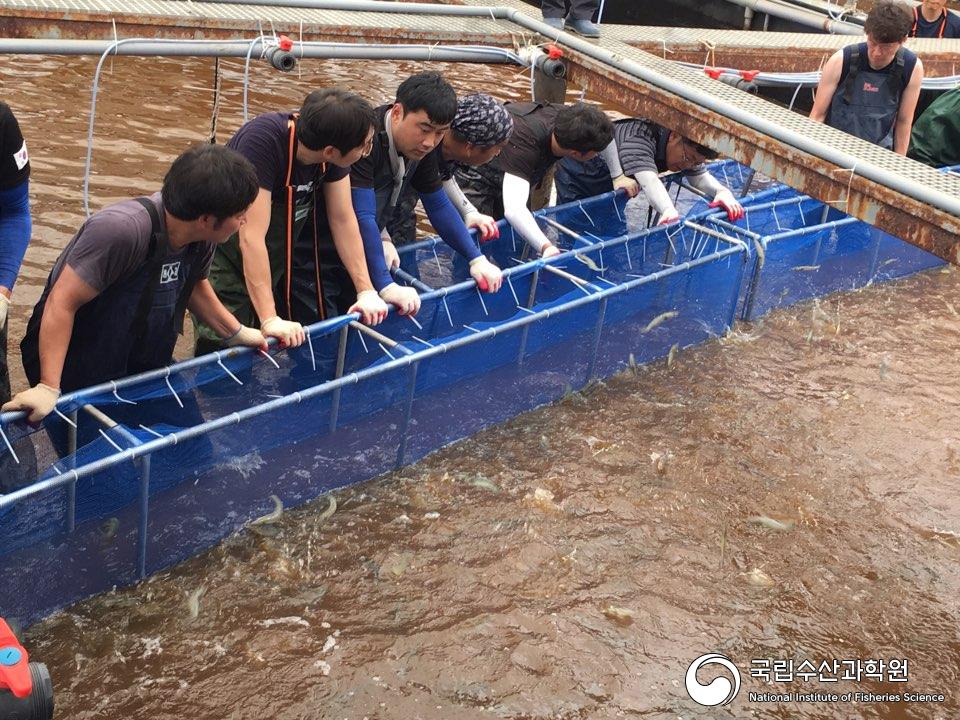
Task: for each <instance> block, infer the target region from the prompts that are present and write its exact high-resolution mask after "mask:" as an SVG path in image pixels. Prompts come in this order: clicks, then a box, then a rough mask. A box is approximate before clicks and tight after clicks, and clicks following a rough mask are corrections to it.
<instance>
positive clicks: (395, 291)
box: [380, 283, 420, 315]
mask: <svg viewBox="0 0 960 720" xmlns="http://www.w3.org/2000/svg"><path fill="white" fill-rule="evenodd" d="M380 297H382V298H383V299H384V300H386V301H387V302H388V303H390V304H391V305H393V306H395V307H396V308H397V312H398V313H400V314H401V315H416V314H417V313H418V312H420V294H419V293H418V292H417V291H416V290H415V289H414V288H412V287H403V286H402V285H397V283H390V284H389V285H387V286H386V287H385V288H384V289H383V290H381V291H380Z"/></svg>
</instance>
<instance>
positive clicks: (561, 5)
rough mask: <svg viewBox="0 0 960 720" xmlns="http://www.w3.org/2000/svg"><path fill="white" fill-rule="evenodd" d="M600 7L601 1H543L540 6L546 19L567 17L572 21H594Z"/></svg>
mask: <svg viewBox="0 0 960 720" xmlns="http://www.w3.org/2000/svg"><path fill="white" fill-rule="evenodd" d="M598 7H600V2H599V0H543V1H542V2H541V4H540V10H541V12H543V16H544V17H545V18H550V17H553V18H562V17H564V16H566V17H569V18H570V19H571V20H592V19H593V14H594V13H595V12H596V11H597V8H598ZM568 9H569V12H568Z"/></svg>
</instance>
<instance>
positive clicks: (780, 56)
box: [627, 38, 960, 77]
mask: <svg viewBox="0 0 960 720" xmlns="http://www.w3.org/2000/svg"><path fill="white" fill-rule="evenodd" d="M845 39H847V40H849V38H845ZM627 44H629V45H630V46H631V47H635V48H637V49H639V50H644V51H645V52H648V53H650V54H652V55H662V54H663V53H664V45H663V43H662V42H657V41H653V40H641V41H637V42H628V43H627ZM834 52H836V50H835V49H833V48H822V47H798V46H793V45H780V44H775V43H771V44H770V45H769V46H760V45H751V46H749V47H747V46H743V45H739V44H730V45H724V44H720V43H711V46H710V47H709V48H707V47H706V46H705V45H704V44H703V43H702V42H697V43H682V44H678V43H675V42H674V43H671V44H670V45H669V55H668V56H667V57H668V59H670V60H676V61H679V62H686V63H693V64H696V65H703V64H707V65H711V66H713V67H728V68H735V69H737V70H761V71H763V72H782V73H802V72H816V71H818V70H819V69H820V68H821V66H822V65H823V63H825V62H826V61H827V59H828V58H829V57H830V56H831V55H833V53H834ZM958 70H960V48H958V50H957V51H953V50H943V51H938V52H934V53H924V55H923V72H924V75H926V76H927V77H951V76H955V75H957V71H958Z"/></svg>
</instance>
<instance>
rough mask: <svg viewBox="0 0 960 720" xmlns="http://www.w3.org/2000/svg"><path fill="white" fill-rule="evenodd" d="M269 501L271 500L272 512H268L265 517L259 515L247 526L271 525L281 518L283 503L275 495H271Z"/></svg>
mask: <svg viewBox="0 0 960 720" xmlns="http://www.w3.org/2000/svg"><path fill="white" fill-rule="evenodd" d="M270 499H271V500H273V512H269V513H267V514H266V515H261V516H260V517H258V518H256V519H255V520H251V521H250V522H249V523H247V524H248V525H254V526H255V525H271V524H272V523H275V522H278V521H279V520H280V518H281V517H283V502H282V501H281V500H280V498H278V497H277V496H276V495H271V496H270Z"/></svg>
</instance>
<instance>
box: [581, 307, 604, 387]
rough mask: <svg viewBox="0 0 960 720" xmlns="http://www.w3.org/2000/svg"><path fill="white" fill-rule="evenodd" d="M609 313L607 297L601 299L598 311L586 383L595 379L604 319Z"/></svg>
mask: <svg viewBox="0 0 960 720" xmlns="http://www.w3.org/2000/svg"><path fill="white" fill-rule="evenodd" d="M606 314H607V299H606V298H604V299H603V300H601V301H600V309H599V310H598V312H597V325H596V327H594V329H593V353H592V354H591V355H590V362H589V363H588V364H587V379H586V381H585V384H586V383H589V382H590V381H591V380H593V377H594V374H595V373H596V370H597V357H598V356H599V355H600V337H601V336H602V335H603V320H604V318H605V317H606Z"/></svg>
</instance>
